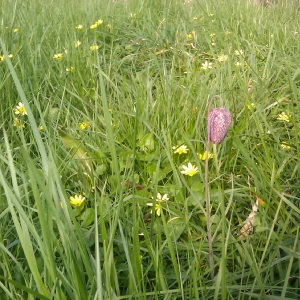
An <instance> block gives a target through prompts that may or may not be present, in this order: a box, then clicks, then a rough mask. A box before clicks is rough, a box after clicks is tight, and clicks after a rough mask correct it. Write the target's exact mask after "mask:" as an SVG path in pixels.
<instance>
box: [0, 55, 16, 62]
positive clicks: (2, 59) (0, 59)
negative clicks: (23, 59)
mask: <svg viewBox="0 0 300 300" xmlns="http://www.w3.org/2000/svg"><path fill="white" fill-rule="evenodd" d="M8 58H13V55H12V54H8ZM4 60H5V56H4V55H2V56H0V61H4Z"/></svg>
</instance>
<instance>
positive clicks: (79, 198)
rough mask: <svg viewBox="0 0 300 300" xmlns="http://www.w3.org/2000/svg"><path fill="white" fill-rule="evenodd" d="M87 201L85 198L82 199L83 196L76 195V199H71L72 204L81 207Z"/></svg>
mask: <svg viewBox="0 0 300 300" xmlns="http://www.w3.org/2000/svg"><path fill="white" fill-rule="evenodd" d="M84 200H85V197H82V196H81V195H75V196H74V197H73V196H71V197H70V203H71V204H73V205H75V206H81V204H82V203H83V201H84Z"/></svg>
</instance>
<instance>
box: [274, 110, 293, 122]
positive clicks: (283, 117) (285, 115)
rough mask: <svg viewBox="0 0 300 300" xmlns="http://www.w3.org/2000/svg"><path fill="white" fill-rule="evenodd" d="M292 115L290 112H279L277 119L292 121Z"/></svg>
mask: <svg viewBox="0 0 300 300" xmlns="http://www.w3.org/2000/svg"><path fill="white" fill-rule="evenodd" d="M290 117H291V115H290V114H289V113H285V112H282V113H281V114H279V115H278V116H277V120H279V121H284V122H287V123H288V122H289V121H290Z"/></svg>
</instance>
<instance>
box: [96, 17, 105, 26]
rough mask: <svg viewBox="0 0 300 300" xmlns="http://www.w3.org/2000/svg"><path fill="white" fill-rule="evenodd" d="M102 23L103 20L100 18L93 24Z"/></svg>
mask: <svg viewBox="0 0 300 300" xmlns="http://www.w3.org/2000/svg"><path fill="white" fill-rule="evenodd" d="M102 23H103V20H101V19H100V20H98V21H96V22H95V24H97V26H99V25H102Z"/></svg>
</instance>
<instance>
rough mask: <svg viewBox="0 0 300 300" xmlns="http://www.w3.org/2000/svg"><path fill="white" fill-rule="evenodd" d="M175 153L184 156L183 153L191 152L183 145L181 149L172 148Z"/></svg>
mask: <svg viewBox="0 0 300 300" xmlns="http://www.w3.org/2000/svg"><path fill="white" fill-rule="evenodd" d="M172 149H173V150H175V151H174V154H176V153H177V154H182V153H187V152H188V151H189V149H188V147H187V146H186V145H181V146H180V147H178V146H174V147H172Z"/></svg>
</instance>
